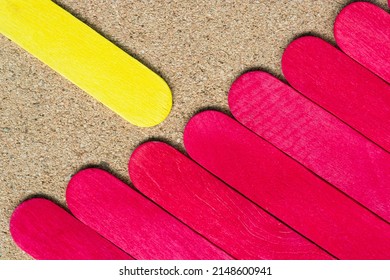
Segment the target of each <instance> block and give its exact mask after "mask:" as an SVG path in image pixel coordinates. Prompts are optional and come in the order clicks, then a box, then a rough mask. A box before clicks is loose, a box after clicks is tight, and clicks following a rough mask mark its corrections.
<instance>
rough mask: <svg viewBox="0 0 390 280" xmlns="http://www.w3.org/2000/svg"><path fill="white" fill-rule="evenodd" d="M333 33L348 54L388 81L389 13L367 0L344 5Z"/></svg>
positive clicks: (389, 49)
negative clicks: (366, 0)
mask: <svg viewBox="0 0 390 280" xmlns="http://www.w3.org/2000/svg"><path fill="white" fill-rule="evenodd" d="M334 36H335V38H336V42H337V44H338V45H339V46H340V48H341V49H342V50H343V51H344V52H345V53H346V54H348V55H349V56H350V57H352V58H353V59H355V60H356V61H358V62H359V63H361V64H362V65H363V66H365V67H366V68H368V69H370V70H371V71H373V72H374V73H375V74H377V75H378V76H380V77H381V78H383V79H384V80H386V81H387V82H389V83H390V15H389V14H388V13H387V12H386V11H384V10H382V9H381V8H379V7H377V6H375V5H373V4H371V3H367V2H356V3H351V4H349V5H348V6H346V7H345V8H344V9H343V10H342V11H341V12H340V14H339V15H338V16H337V18H336V21H335V24H334Z"/></svg>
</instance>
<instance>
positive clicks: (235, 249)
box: [129, 142, 332, 259]
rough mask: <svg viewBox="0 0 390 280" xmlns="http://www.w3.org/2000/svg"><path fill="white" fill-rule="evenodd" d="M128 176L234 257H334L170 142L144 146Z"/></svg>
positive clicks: (130, 164) (148, 193)
mask: <svg viewBox="0 0 390 280" xmlns="http://www.w3.org/2000/svg"><path fill="white" fill-rule="evenodd" d="M129 172H130V177H131V180H132V181H133V183H134V185H135V186H136V187H137V188H138V189H139V190H140V191H141V192H142V193H144V194H145V195H147V196H148V197H149V198H151V199H152V200H154V201H155V202H156V203H157V204H159V205H161V206H162V207H163V208H165V209H166V210H167V211H168V212H170V213H171V214H172V215H174V216H176V217H177V218H178V219H180V220H182V221H183V222H184V223H185V224H187V225H188V226H189V227H191V228H193V229H194V230H196V231H197V232H199V233H200V234H202V235H203V236H205V237H206V238H207V239H208V240H210V241H211V242H213V243H214V244H216V245H217V246H219V247H220V248H223V249H224V250H225V251H226V252H228V253H230V254H231V255H232V256H234V257H235V258H238V259H330V258H332V257H331V256H330V255H329V254H327V253H326V252H325V251H323V250H322V249H320V248H319V247H317V246H316V245H314V244H313V243H312V242H310V241H308V240H307V239H305V238H304V237H302V236H301V235H299V234H298V233H296V232H295V231H293V230H291V229H290V228H288V227H287V226H286V225H284V224H283V223H281V222H280V221H278V220H277V219H275V218H274V217H272V216H271V215H269V214H268V213H267V212H266V211H264V210H263V209H261V208H260V207H258V206H256V205H255V204H253V203H252V202H250V201H249V200H248V199H246V198H245V197H243V196H242V195H241V194H239V193H237V192H235V191H234V190H232V189H231V188H230V187H228V186H227V185H225V184H224V183H222V182H221V181H220V180H218V179H217V178H216V177H214V176H213V175H211V174H210V173H209V172H208V171H206V170H205V169H203V168H202V167H200V166H199V165H197V164H196V163H195V162H193V161H192V160H191V159H189V158H187V157H186V156H184V155H183V154H181V153H180V152H179V151H177V150H176V149H174V148H173V147H171V146H169V145H167V144H165V143H161V142H147V143H145V144H143V145H141V146H139V147H138V148H137V149H136V150H135V151H134V153H133V154H132V156H131V159H130V162H129Z"/></svg>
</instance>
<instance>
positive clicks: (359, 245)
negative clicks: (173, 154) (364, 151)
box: [184, 111, 390, 259]
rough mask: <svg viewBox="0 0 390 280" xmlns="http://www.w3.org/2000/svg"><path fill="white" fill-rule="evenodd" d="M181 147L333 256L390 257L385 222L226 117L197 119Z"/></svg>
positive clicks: (200, 116)
mask: <svg viewBox="0 0 390 280" xmlns="http://www.w3.org/2000/svg"><path fill="white" fill-rule="evenodd" d="M184 143H185V146H186V149H187V152H188V153H189V154H190V156H191V157H192V158H193V159H194V160H196V161H197V162H198V163H200V164H201V165H202V166H204V167H205V168H207V169H208V170H210V171H211V172H212V173H214V174H215V175H216V176H218V177H219V178H221V179H222V180H223V181H225V182H226V183H227V184H229V185H230V186H232V187H233V188H235V189H236V190H237V191H239V192H241V193H242V194H244V195H245V196H246V197H248V198H249V199H251V200H252V201H254V202H255V203H257V204H258V205H260V206H261V207H263V208H264V209H267V210H268V211H269V212H270V213H272V214H273V215H275V216H276V217H278V218H279V219H280V220H282V221H283V222H285V223H286V224H288V225H290V226H291V227H292V228H294V229H295V230H296V231H298V232H300V233H301V234H302V235H304V236H306V237H307V238H309V239H310V240H312V241H313V242H315V243H316V244H318V245H319V246H321V247H322V248H324V249H325V250H327V251H328V252H330V253H332V254H333V255H335V256H336V257H338V258H341V259H388V258H389V257H390V242H389V240H390V225H389V224H388V223H386V222H385V221H383V220H382V219H380V218H378V216H376V215H374V214H373V213H371V212H370V211H368V210H367V209H365V208H364V207H362V206H360V205H359V204H357V203H356V202H355V201H353V200H352V199H350V198H349V197H348V196H346V195H344V194H343V193H341V192H340V191H338V190H337V189H335V188H334V187H333V186H331V185H329V184H328V183H326V182H325V181H323V180H321V179H319V178H318V177H317V176H315V175H313V173H311V172H310V171H308V170H307V169H305V168H304V167H302V165H300V164H299V163H297V162H296V161H295V160H293V159H291V158H290V157H288V156H286V155H285V154H283V153H282V152H280V151H279V150H278V149H276V148H275V147H274V146H272V145H271V144H269V143H268V142H266V141H265V140H263V139H261V138H260V137H258V136H257V135H256V134H254V133H252V132H251V131H249V130H248V129H246V128H245V127H243V126H242V125H240V124H239V123H238V122H236V121H234V120H233V119H231V118H230V117H228V116H226V115H224V114H222V113H219V112H215V111H205V112H203V113H200V114H198V115H196V116H195V117H193V118H192V119H191V120H190V122H189V123H188V125H187V127H186V129H185V132H184Z"/></svg>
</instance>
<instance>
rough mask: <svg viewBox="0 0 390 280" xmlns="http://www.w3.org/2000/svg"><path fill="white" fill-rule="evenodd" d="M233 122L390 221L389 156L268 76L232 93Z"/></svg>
mask: <svg viewBox="0 0 390 280" xmlns="http://www.w3.org/2000/svg"><path fill="white" fill-rule="evenodd" d="M229 107H230V109H231V111H232V113H233V115H234V117H235V118H236V119H237V120H238V121H239V122H241V123H242V124H243V125H245V126H246V127H248V128H249V129H251V130H252V131H253V132H255V133H256V134H257V135H259V136H261V137H262V138H264V139H265V140H267V141H269V142H270V143H272V144H273V145H275V146H276V147H277V148H279V149H281V150H282V151H284V152H285V153H287V154H288V155H289V156H291V157H292V158H294V159H295V160H297V161H299V162H300V163H302V164H303V165H304V166H306V167H307V168H309V169H310V170H312V171H313V172H314V173H316V174H317V175H319V176H321V177H322V178H324V179H325V180H326V181H328V182H330V183H331V184H333V185H334V186H335V187H337V188H338V189H340V190H341V191H343V192H345V193H346V194H347V195H349V196H351V197H352V198H354V199H355V200H357V201H359V202H360V203H361V204H363V205H364V206H366V207H367V208H369V209H370V210H372V211H373V212H375V213H376V214H378V215H380V216H381V217H382V218H383V219H386V220H387V221H388V222H390V172H389V170H390V154H389V153H387V152H386V151H385V150H383V149H381V148H380V147H378V146H377V145H375V144H374V143H372V142H370V141H369V140H367V139H366V138H365V137H363V136H362V135H361V134H360V133H358V132H356V131H355V130H353V129H352V128H350V127H349V126H348V125H346V124H345V123H343V122H341V121H340V120H339V119H337V118H336V117H334V116H333V115H332V114H329V113H328V112H327V111H325V110H323V109H322V108H321V107H319V106H317V105H316V104H314V103H312V102H311V101H310V100H308V99H307V98H305V97H304V96H302V95H301V94H299V93H298V92H296V91H295V90H294V89H292V88H291V87H289V86H288V85H286V84H284V83H282V82H281V81H279V80H278V79H276V78H274V77H273V76H271V75H270V74H268V73H264V72H260V71H254V72H249V73H246V74H244V75H242V76H241V77H239V78H238V79H237V80H236V81H235V82H234V83H233V85H232V87H231V88H230V92H229Z"/></svg>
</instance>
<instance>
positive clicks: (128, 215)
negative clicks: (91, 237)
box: [66, 168, 231, 260]
mask: <svg viewBox="0 0 390 280" xmlns="http://www.w3.org/2000/svg"><path fill="white" fill-rule="evenodd" d="M66 200H67V203H68V205H69V208H70V210H71V211H72V213H73V214H74V215H75V216H76V217H77V218H78V219H80V220H81V221H82V222H84V223H85V224H87V225H88V226H90V227H91V228H93V229H94V230H96V231H97V232H98V233H99V234H101V235H102V236H104V237H105V238H107V239H108V240H110V241H111V242H112V243H114V244H115V245H117V246H118V247H119V248H121V249H122V250H124V251H125V252H127V253H129V254H131V255H132V256H133V257H134V258H136V259H142V260H145V259H158V260H162V259H165V260H166V259H231V257H230V256H229V255H227V254H226V253H225V252H223V251H222V250H221V249H219V248H217V247H215V246H214V245H212V244H211V243H210V242H209V241H207V240H206V239H204V238H203V237H202V236H200V235H199V234H197V233H196V232H194V231H193V230H191V229H190V228H188V227H187V226H186V225H184V224H183V223H181V222H180V221H178V220H177V219H176V218H174V217H173V216H171V215H170V214H169V213H167V212H166V211H164V210H163V209H161V208H160V207H159V206H157V205H156V204H154V203H153V202H152V201H150V200H148V199H147V198H145V197H144V196H142V195H141V194H139V193H138V192H136V191H135V190H133V189H131V188H130V187H129V186H127V185H126V184H125V183H123V182H122V181H120V180H119V179H117V178H115V177H114V176H112V175H111V174H109V173H107V172H106V171H103V170H100V169H96V168H89V169H85V170H82V171H80V172H78V173H77V174H76V175H75V176H73V177H72V179H71V181H70V182H69V185H68V188H67V191H66Z"/></svg>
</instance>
